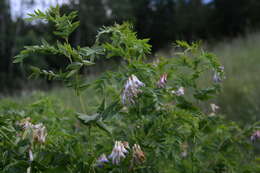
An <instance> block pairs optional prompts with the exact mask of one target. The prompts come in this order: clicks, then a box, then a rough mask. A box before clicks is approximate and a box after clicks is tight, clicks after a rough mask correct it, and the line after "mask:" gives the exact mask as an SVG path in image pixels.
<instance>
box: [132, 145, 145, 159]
mask: <svg viewBox="0 0 260 173" xmlns="http://www.w3.org/2000/svg"><path fill="white" fill-rule="evenodd" d="M132 149H133V160H132V161H133V163H135V164H141V163H143V162H144V161H145V154H144V152H143V151H142V149H141V147H140V145H138V144H134V146H133V147H132Z"/></svg>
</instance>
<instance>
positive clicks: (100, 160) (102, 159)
mask: <svg viewBox="0 0 260 173" xmlns="http://www.w3.org/2000/svg"><path fill="white" fill-rule="evenodd" d="M108 162H109V160H108V159H107V156H106V155H105V154H101V156H99V158H98V159H97V162H96V166H98V167H103V166H104V163H108Z"/></svg>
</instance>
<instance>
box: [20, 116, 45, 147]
mask: <svg viewBox="0 0 260 173" xmlns="http://www.w3.org/2000/svg"><path fill="white" fill-rule="evenodd" d="M30 121H31V119H30V118H26V119H23V120H22V121H21V123H19V125H20V126H22V128H23V130H24V131H27V130H29V131H31V133H32V137H33V140H34V141H37V142H39V143H44V142H45V140H46V136H47V132H46V127H45V126H44V125H43V124H42V123H39V124H36V125H34V124H32V123H31V122H30ZM24 133H26V132H24Z"/></svg>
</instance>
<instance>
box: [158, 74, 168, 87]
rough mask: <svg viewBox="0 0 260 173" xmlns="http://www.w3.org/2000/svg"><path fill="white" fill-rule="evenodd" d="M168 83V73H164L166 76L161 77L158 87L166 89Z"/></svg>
mask: <svg viewBox="0 0 260 173" xmlns="http://www.w3.org/2000/svg"><path fill="white" fill-rule="evenodd" d="M166 83H167V73H164V74H163V75H162V76H161V77H160V79H159V81H158V82H157V87H158V88H165V86H166Z"/></svg>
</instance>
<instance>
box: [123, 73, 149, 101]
mask: <svg viewBox="0 0 260 173" xmlns="http://www.w3.org/2000/svg"><path fill="white" fill-rule="evenodd" d="M142 86H145V84H144V83H143V82H141V81H140V80H139V79H138V78H137V77H136V76H135V75H131V76H130V77H129V78H128V80H127V81H126V84H125V86H124V91H123V94H122V101H123V104H126V103H128V102H129V103H134V97H137V94H138V93H140V92H141V90H140V89H139V88H140V87H142Z"/></svg>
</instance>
